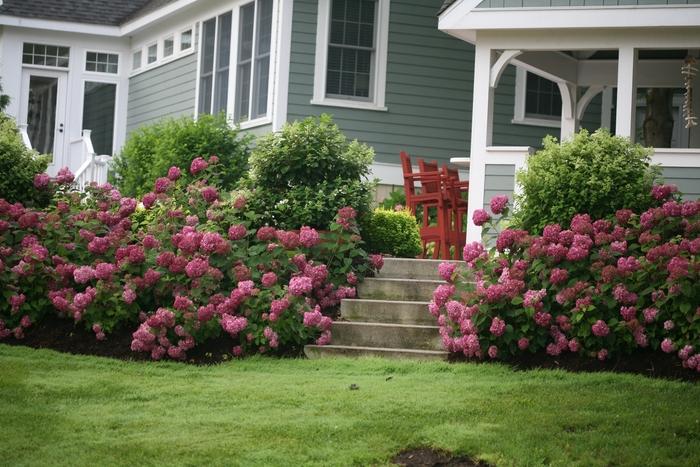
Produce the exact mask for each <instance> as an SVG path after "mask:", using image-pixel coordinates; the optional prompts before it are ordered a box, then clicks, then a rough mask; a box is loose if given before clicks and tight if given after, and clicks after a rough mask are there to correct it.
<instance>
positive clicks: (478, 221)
mask: <svg viewBox="0 0 700 467" xmlns="http://www.w3.org/2000/svg"><path fill="white" fill-rule="evenodd" d="M490 220H491V216H490V215H489V213H488V212H486V211H485V210H484V209H477V210H475V211H474V214H472V222H474V225H478V226H481V225H484V224H485V223H486V222H488V221H490Z"/></svg>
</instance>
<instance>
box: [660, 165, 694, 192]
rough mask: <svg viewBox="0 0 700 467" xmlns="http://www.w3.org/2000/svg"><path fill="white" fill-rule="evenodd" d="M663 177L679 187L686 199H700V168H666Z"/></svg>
mask: <svg viewBox="0 0 700 467" xmlns="http://www.w3.org/2000/svg"><path fill="white" fill-rule="evenodd" d="M663 177H664V182H665V183H670V184H673V185H676V186H678V189H679V190H680V192H681V193H683V198H684V199H700V167H664V169H663Z"/></svg>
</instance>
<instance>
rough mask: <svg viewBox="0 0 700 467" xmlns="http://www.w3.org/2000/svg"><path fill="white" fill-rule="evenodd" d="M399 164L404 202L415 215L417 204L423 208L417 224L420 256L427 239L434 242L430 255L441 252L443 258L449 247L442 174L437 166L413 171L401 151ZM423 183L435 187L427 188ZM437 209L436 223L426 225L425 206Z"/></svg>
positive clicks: (448, 255) (435, 256)
mask: <svg viewBox="0 0 700 467" xmlns="http://www.w3.org/2000/svg"><path fill="white" fill-rule="evenodd" d="M401 168H402V169H403V184H404V191H405V192H406V205H407V206H408V209H409V210H410V211H411V212H412V213H413V214H414V215H415V213H416V209H417V208H418V206H421V207H422V208H423V223H422V225H421V227H420V236H421V243H422V244H423V255H422V256H423V257H425V254H426V252H427V245H428V243H435V249H434V250H433V258H438V257H439V256H440V252H442V257H443V259H448V258H449V257H450V251H449V250H450V248H449V230H448V224H449V199H448V198H447V197H446V196H445V191H444V190H442V189H441V187H442V184H443V183H444V180H443V177H444V176H443V174H442V172H440V171H439V170H434V171H419V172H413V166H412V165H411V158H410V157H409V155H408V154H407V153H406V152H404V151H401ZM416 183H420V184H421V188H422V189H421V191H420V192H418V191H417V190H416ZM426 185H427V186H428V187H431V188H433V189H434V187H438V189H437V190H433V191H430V190H427V189H426ZM431 208H436V209H437V215H438V222H437V225H430V216H429V213H428V210H429V209H431Z"/></svg>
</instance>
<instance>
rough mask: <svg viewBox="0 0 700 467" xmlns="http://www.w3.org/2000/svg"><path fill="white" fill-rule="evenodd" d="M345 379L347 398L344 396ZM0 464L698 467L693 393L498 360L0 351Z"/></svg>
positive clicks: (687, 387) (699, 415)
mask: <svg viewBox="0 0 700 467" xmlns="http://www.w3.org/2000/svg"><path fill="white" fill-rule="evenodd" d="M351 384H356V385H358V386H359V390H352V391H351V390H349V386H350V385H351ZM0 401H1V402H0V464H2V465H13V466H15V465H71V466H75V465H90V466H98V465H99V466H105V465H110V466H111V465H129V466H132V465H154V464H162V465H183V464H184V465H244V466H249V465H265V466H267V465H273V466H274V465H282V466H296V465H322V466H327V465H386V464H388V462H389V459H390V458H391V457H392V456H393V455H394V454H395V453H396V452H398V451H400V450H402V449H405V448H408V447H416V446H432V447H438V448H443V449H447V450H450V451H452V452H454V453H456V454H467V455H470V456H473V457H478V458H481V459H484V460H487V461H490V462H492V463H495V464H496V465H498V466H501V465H581V466H595V465H645V466H647V465H667V466H681V465H700V443H698V440H699V439H700V406H699V402H700V387H698V386H697V385H695V384H691V383H678V382H669V381H663V380H652V379H647V378H644V377H640V376H630V375H617V374H606V373H597V374H568V373H565V372H559V371H545V370H541V371H528V372H513V371H511V370H510V369H509V368H507V367H505V366H500V365H497V364H489V365H473V364H446V363H416V362H395V361H389V360H379V359H367V360H344V359H337V360H336V359H332V360H320V361H319V360H278V359H270V358H250V359H247V360H243V361H233V362H228V363H226V364H222V365H219V366H214V367H194V366H186V365H182V364H175V363H138V362H135V363H132V362H121V361H114V360H109V359H102V358H93V357H80V356H71V355H65V354H59V353H56V352H52V351H46V350H33V349H27V348H20V347H9V346H6V345H0Z"/></svg>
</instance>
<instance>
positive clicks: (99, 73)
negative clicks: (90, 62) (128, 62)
mask: <svg viewBox="0 0 700 467" xmlns="http://www.w3.org/2000/svg"><path fill="white" fill-rule="evenodd" d="M88 52H93V53H99V54H110V55H116V56H117V72H116V73H110V72H108V71H87V70H86V69H85V68H86V66H87V54H88ZM134 52H136V51H134ZM133 57H134V56H133V54H132V55H131V58H132V59H133ZM123 60H124V59H123V57H122V54H121V53H119V52H118V51H116V50H106V49H98V48H93V49H85V50H84V51H83V73H85V74H86V75H88V76H92V75H94V76H100V77H102V76H119V75H120V74H121V71H122V66H124V64H123V63H122V61H123Z"/></svg>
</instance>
